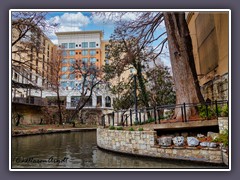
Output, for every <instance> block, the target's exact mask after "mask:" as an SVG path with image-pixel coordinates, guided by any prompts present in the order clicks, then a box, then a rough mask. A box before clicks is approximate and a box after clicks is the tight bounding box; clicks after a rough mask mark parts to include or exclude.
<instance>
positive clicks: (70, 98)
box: [56, 31, 112, 109]
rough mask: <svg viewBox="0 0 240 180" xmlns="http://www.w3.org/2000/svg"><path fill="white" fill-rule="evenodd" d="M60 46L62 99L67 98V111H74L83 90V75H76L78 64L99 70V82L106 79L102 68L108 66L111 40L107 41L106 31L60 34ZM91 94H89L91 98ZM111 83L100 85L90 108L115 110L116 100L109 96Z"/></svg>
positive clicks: (90, 102) (91, 100)
mask: <svg viewBox="0 0 240 180" xmlns="http://www.w3.org/2000/svg"><path fill="white" fill-rule="evenodd" d="M56 35H57V38H58V45H59V47H60V48H62V50H63V59H62V67H61V78H60V84H61V85H60V86H61V96H66V102H67V103H66V104H67V109H74V108H75V107H76V102H77V101H78V100H79V99H80V97H81V93H82V90H83V87H82V86H83V79H84V74H83V73H77V72H76V67H75V65H76V64H80V65H79V68H83V64H88V65H91V66H94V68H95V69H96V71H98V72H99V73H98V77H97V78H98V79H100V78H102V73H101V68H102V66H103V65H104V64H105V63H108V59H107V58H106V57H107V53H105V49H106V48H107V44H108V42H107V41H104V40H103V33H102V31H77V32H57V33H56ZM88 80H89V79H88ZM89 94H90V91H89V92H87V94H86V97H88V96H89ZM109 94H110V93H109V90H108V85H107V83H101V84H99V85H98V86H97V87H96V88H95V90H94V91H93V94H92V98H90V101H89V102H88V103H87V106H86V107H87V108H96V107H98V108H111V107H112V97H111V95H109Z"/></svg>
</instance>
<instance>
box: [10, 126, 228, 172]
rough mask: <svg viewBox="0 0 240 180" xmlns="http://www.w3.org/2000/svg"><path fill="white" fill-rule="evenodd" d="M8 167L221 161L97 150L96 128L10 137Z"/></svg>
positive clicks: (198, 165)
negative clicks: (9, 163) (9, 164)
mask: <svg viewBox="0 0 240 180" xmlns="http://www.w3.org/2000/svg"><path fill="white" fill-rule="evenodd" d="M11 156H12V157H11V158H12V169H19V168H24V169H26V168H27V169H31V168H37V169H42V168H44V169H48V168H51V169H57V168H74V169H76V168H77V169H78V168H93V169H95V168H97V169H102V168H144V169H148V168H159V169H162V168H164V169H172V168H173V169H175V168H176V169H179V168H180V169H182V168H183V169H186V168H194V169H199V168H201V169H205V168H207V169H212V168H214V169H219V168H226V167H225V166H221V165H212V164H203V163H195V162H188V161H175V160H164V159H157V158H145V157H136V156H130V155H123V154H118V153H112V152H109V151H105V150H101V149H99V148H98V147H97V142H96V132H95V131H87V132H71V133H61V134H45V135H34V136H25V137H13V138H12V155H11Z"/></svg>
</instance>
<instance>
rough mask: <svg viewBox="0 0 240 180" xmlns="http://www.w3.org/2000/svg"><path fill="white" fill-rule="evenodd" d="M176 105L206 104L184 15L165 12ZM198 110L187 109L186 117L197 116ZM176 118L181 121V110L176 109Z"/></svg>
mask: <svg viewBox="0 0 240 180" xmlns="http://www.w3.org/2000/svg"><path fill="white" fill-rule="evenodd" d="M164 19H165V26H166V30H167V37H168V46H169V52H170V59H171V66H172V72H173V79H174V85H175V90H176V104H183V103H199V102H204V99H203V96H202V94H201V91H200V86H199V82H198V78H197V73H196V68H195V63H194V57H193V51H192V41H191V37H190V34H189V29H188V25H187V22H186V20H185V14H184V13H181V12H180V13H174V12H164ZM196 114H197V111H196V108H189V107H187V108H186V116H187V118H189V117H190V116H193V115H196ZM175 117H176V119H177V120H180V119H181V109H180V108H176V109H175Z"/></svg>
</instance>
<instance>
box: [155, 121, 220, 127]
mask: <svg viewBox="0 0 240 180" xmlns="http://www.w3.org/2000/svg"><path fill="white" fill-rule="evenodd" d="M217 125H218V120H217V119H214V120H202V121H190V122H176V123H165V124H156V125H155V126H154V130H160V129H164V130H165V129H182V128H194V127H205V126H217Z"/></svg>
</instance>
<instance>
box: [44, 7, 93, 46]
mask: <svg viewBox="0 0 240 180" xmlns="http://www.w3.org/2000/svg"><path fill="white" fill-rule="evenodd" d="M48 22H49V24H51V23H54V24H55V23H56V24H59V25H58V27H56V28H54V29H51V30H48V31H47V32H46V35H47V36H48V37H49V39H51V40H52V42H53V43H56V44H57V37H56V35H55V32H64V31H81V28H83V27H85V26H87V25H88V24H89V23H90V19H89V17H87V16H84V15H83V14H82V13H81V12H78V13H68V12H66V13H64V14H63V15H61V16H54V17H52V18H50V19H48Z"/></svg>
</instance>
